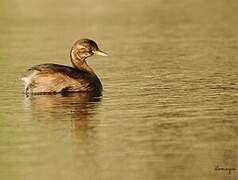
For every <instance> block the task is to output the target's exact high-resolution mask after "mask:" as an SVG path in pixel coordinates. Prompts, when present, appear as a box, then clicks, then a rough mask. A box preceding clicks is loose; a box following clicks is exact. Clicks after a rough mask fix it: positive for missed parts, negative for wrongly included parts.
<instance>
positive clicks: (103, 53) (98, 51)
mask: <svg viewBox="0 0 238 180" xmlns="http://www.w3.org/2000/svg"><path fill="white" fill-rule="evenodd" d="M93 53H94V54H96V55H99V56H108V55H107V53H105V52H103V51H101V50H100V49H98V50H95V51H93Z"/></svg>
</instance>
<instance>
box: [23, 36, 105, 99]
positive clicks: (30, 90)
mask: <svg viewBox="0 0 238 180" xmlns="http://www.w3.org/2000/svg"><path fill="white" fill-rule="evenodd" d="M93 55H100V56H107V54H106V53H105V52H103V51H101V50H100V49H99V48H98V45H97V44H96V42H94V41H93V40H90V39H80V40H77V41H76V42H75V43H74V44H73V46H72V48H71V51H70V59H71V63H72V65H73V67H69V66H65V65H59V64H40V65H36V66H33V67H31V68H30V69H28V72H29V75H27V76H24V77H22V80H23V81H24V82H25V90H24V93H25V94H27V95H29V94H55V93H72V92H95V93H97V94H101V92H102V89H103V88H102V84H101V82H100V80H99V78H98V77H97V75H96V73H95V72H94V71H93V69H92V68H90V67H89V65H88V64H87V62H86V58H88V57H90V56H93Z"/></svg>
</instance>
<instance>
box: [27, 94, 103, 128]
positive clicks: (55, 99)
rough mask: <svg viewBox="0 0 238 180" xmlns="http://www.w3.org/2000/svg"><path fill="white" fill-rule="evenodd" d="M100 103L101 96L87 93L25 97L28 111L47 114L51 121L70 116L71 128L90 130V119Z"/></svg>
mask: <svg viewBox="0 0 238 180" xmlns="http://www.w3.org/2000/svg"><path fill="white" fill-rule="evenodd" d="M100 102H101V96H99V95H97V94H92V93H88V92H87V93H70V94H55V95H37V96H26V97H25V105H26V106H27V107H28V108H29V109H32V110H33V111H37V112H40V113H44V115H45V114H49V115H50V116H51V117H52V116H53V119H59V118H60V119H63V118H64V116H68V115H69V114H70V116H71V119H72V122H73V125H72V126H73V128H90V125H89V121H90V117H91V116H92V115H93V114H94V113H95V109H96V107H97V106H98V105H99V104H100ZM49 112H50V113H49Z"/></svg>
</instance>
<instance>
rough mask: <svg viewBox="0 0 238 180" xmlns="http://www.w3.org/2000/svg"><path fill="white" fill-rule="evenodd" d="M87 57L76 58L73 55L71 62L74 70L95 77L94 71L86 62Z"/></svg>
mask: <svg viewBox="0 0 238 180" xmlns="http://www.w3.org/2000/svg"><path fill="white" fill-rule="evenodd" d="M85 60H86V58H85V57H80V56H74V55H72V54H71V62H72V65H73V67H74V68H76V69H79V70H81V71H84V72H88V73H90V74H92V75H95V73H94V71H93V69H92V68H91V67H89V65H88V64H87V62H86V61H85Z"/></svg>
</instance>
